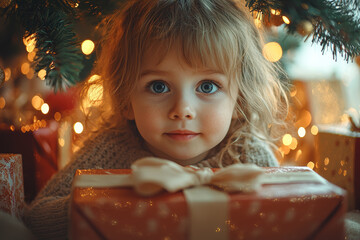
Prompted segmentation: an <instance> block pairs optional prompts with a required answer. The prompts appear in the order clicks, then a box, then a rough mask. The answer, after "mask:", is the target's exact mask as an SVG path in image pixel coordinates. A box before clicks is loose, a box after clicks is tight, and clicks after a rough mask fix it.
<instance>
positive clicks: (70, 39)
mask: <svg viewBox="0 0 360 240" xmlns="http://www.w3.org/2000/svg"><path fill="white" fill-rule="evenodd" d="M37 20H38V26H37V28H36V29H35V31H34V33H35V38H36V48H37V49H38V52H37V55H36V57H35V59H34V63H35V64H36V66H35V71H36V72H38V71H40V70H41V69H45V70H46V73H47V74H46V77H45V79H46V83H47V84H48V85H51V87H52V88H53V89H54V90H55V91H58V90H63V89H65V88H66V87H69V86H73V85H75V84H76V83H77V82H80V80H81V79H80V78H79V74H80V71H81V70H82V68H83V64H82V61H83V55H82V54H81V52H80V49H79V45H80V44H79V43H78V42H77V41H76V37H75V36H76V35H75V33H74V32H73V29H72V25H71V24H70V23H69V22H68V21H67V19H66V14H65V13H64V12H62V11H57V10H55V9H45V10H43V12H42V13H41V15H38V18H37ZM29 34H32V33H31V32H29Z"/></svg>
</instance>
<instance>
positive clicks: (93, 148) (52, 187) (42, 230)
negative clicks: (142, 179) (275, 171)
mask: <svg viewBox="0 0 360 240" xmlns="http://www.w3.org/2000/svg"><path fill="white" fill-rule="evenodd" d="M219 146H220V145H219ZM247 146H248V147H247V151H246V152H244V151H243V150H241V149H239V151H240V152H241V157H240V161H241V162H253V163H255V164H257V165H258V166H262V167H266V166H278V163H277V160H276V159H275V157H274V155H273V153H272V151H271V150H270V148H269V146H268V145H267V144H265V143H264V142H262V141H260V140H258V139H257V138H253V139H250V141H249V142H248V145H247ZM219 150H220V149H219V147H216V148H214V149H213V150H212V151H210V153H209V155H208V157H207V158H206V159H205V160H203V161H201V162H200V163H198V164H196V166H198V167H219V165H218V163H217V161H216V159H217V158H218V157H219V156H218V155H219ZM240 152H239V153H240ZM146 156H152V154H151V153H150V152H149V151H147V150H146V149H145V148H144V147H143V144H142V139H141V137H139V136H138V135H137V134H134V133H133V132H132V131H129V130H124V131H114V130H106V131H103V132H100V133H98V134H97V135H95V136H93V137H92V138H91V139H88V140H87V141H85V143H84V147H83V148H81V149H80V150H79V151H77V152H76V153H75V154H74V156H73V159H72V161H71V162H70V163H69V164H68V165H67V166H66V167H64V168H63V169H62V170H60V171H59V172H58V173H57V174H55V175H54V176H53V177H52V178H51V179H50V180H49V182H48V183H47V185H46V186H45V187H44V188H43V189H42V190H41V192H40V193H39V194H38V195H37V197H36V198H35V199H34V201H33V202H32V203H31V205H30V206H28V207H27V209H26V210H25V216H24V221H25V223H26V225H27V226H28V227H29V228H30V229H31V230H32V232H33V233H34V234H35V236H36V237H37V238H38V239H67V235H68V223H69V202H70V193H71V185H72V181H73V177H74V174H75V171H76V170H77V169H120V168H130V166H131V164H132V163H133V162H134V161H135V160H137V159H139V158H142V157H146ZM228 164H231V163H230V162H227V163H225V165H228Z"/></svg>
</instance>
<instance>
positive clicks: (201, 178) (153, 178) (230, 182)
mask: <svg viewBox="0 0 360 240" xmlns="http://www.w3.org/2000/svg"><path fill="white" fill-rule="evenodd" d="M131 168H132V175H131V182H132V184H133V187H134V189H135V190H136V192H137V193H139V194H140V195H143V196H150V195H154V194H156V193H159V192H160V191H162V190H166V191H168V192H177V191H179V190H182V189H186V188H190V187H193V186H200V185H213V186H216V187H218V188H221V189H223V190H224V191H227V192H235V191H241V192H252V191H256V190H257V189H259V188H260V187H261V181H260V177H261V175H262V174H263V173H264V170H263V169H262V168H260V167H258V166H256V165H255V164H250V163H247V164H241V163H238V164H233V165H230V166H228V167H225V168H222V169H220V170H218V171H216V172H213V171H212V170H211V169H210V168H202V169H194V168H192V167H183V166H181V165H179V164H177V163H174V162H171V161H168V160H164V159H159V158H154V157H147V158H142V159H139V160H137V161H135V162H134V163H133V165H132V166H131Z"/></svg>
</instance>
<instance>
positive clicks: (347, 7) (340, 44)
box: [246, 0, 360, 61]
mask: <svg viewBox="0 0 360 240" xmlns="http://www.w3.org/2000/svg"><path fill="white" fill-rule="evenodd" d="M246 5H247V6H248V7H249V9H250V11H257V12H262V13H264V14H265V15H267V16H269V15H270V11H271V9H276V10H280V11H281V14H282V15H285V16H287V17H288V18H289V19H290V21H291V22H290V24H288V25H287V26H286V28H287V30H288V32H289V33H291V34H294V33H296V30H297V27H298V26H299V24H301V23H302V22H303V21H309V22H311V23H312V25H313V27H314V32H313V39H312V42H315V43H318V44H320V45H321V46H322V52H323V53H324V52H325V50H326V49H330V50H331V51H332V54H333V58H334V59H335V60H336V59H337V55H338V54H340V55H341V56H342V57H343V58H344V59H345V60H346V61H349V59H353V58H354V57H355V56H357V55H359V54H360V22H359V16H358V15H357V14H359V9H360V1H359V0H340V1H338V0H303V1H298V0H278V1H275V0H246Z"/></svg>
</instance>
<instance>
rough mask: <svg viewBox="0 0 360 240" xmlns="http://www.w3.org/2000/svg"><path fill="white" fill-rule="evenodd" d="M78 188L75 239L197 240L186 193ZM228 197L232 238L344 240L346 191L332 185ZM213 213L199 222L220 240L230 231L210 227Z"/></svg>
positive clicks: (297, 185) (287, 186) (271, 188)
mask: <svg viewBox="0 0 360 240" xmlns="http://www.w3.org/2000/svg"><path fill="white" fill-rule="evenodd" d="M265 170H266V171H265V174H267V175H275V174H278V173H292V172H296V173H300V174H302V173H309V172H312V173H313V174H316V173H315V172H313V171H312V170H311V169H309V168H307V167H280V168H265ZM129 173H130V170H126V169H117V170H78V172H77V173H76V175H84V174H92V175H97V174H102V175H103V174H129ZM316 175H317V174H316ZM75 179H76V178H75ZM75 181H76V180H75ZM75 185H76V184H74V185H73V190H72V196H71V207H70V233H69V234H70V235H69V237H70V239H147V240H149V239H166V240H170V239H171V240H173V239H179V240H180V239H183V240H185V239H192V237H191V236H190V233H189V229H190V228H191V224H192V223H191V221H192V220H193V219H191V217H190V216H191V213H190V209H189V203H188V202H187V199H186V198H185V196H184V193H183V191H179V192H175V193H168V192H162V193H160V194H157V195H154V196H151V197H141V196H139V195H138V194H137V193H136V192H135V191H134V190H133V189H132V188H130V187H75ZM192 190H195V191H197V190H196V188H193V189H192ZM216 190H217V189H216ZM226 194H228V197H229V201H228V203H227V205H228V208H227V209H228V212H227V213H226V214H225V215H226V216H227V217H226V218H225V219H222V220H221V221H224V225H223V226H225V228H226V231H227V232H228V236H227V238H228V239H344V214H345V212H346V208H347V206H346V203H347V200H346V196H345V191H344V190H342V189H341V188H339V187H337V186H335V185H333V184H331V183H329V182H328V181H317V182H315V181H314V182H309V181H306V182H301V181H299V182H291V183H277V184H264V185H263V186H262V187H261V189H260V190H259V191H257V192H252V193H241V192H239V193H226ZM206 198H207V197H205V199H206ZM211 201H212V200H211V197H210V196H209V197H208V199H206V201H205V202H203V203H202V202H200V203H198V204H199V206H201V205H204V206H205V205H207V204H209V203H210V205H209V206H212V205H211ZM205 209H206V207H205ZM213 211H215V210H214V209H213V208H212V207H209V208H208V209H206V210H204V211H203V212H202V213H201V214H198V216H196V217H195V219H196V221H200V224H201V225H203V226H204V227H203V228H202V229H201V231H207V234H206V235H207V236H209V234H208V232H210V235H211V236H212V237H210V238H206V239H219V238H218V237H217V236H218V235H219V234H220V233H221V232H222V231H224V229H223V228H222V227H209V228H206V225H207V223H208V222H209V218H210V217H209V216H212V214H211V213H212V212H213ZM203 233H204V232H203ZM204 234H205V233H204ZM220 239H222V238H220ZM224 240H226V239H224Z"/></svg>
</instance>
